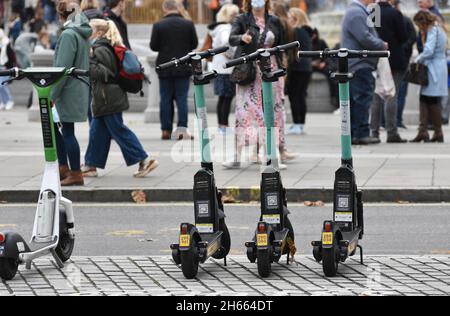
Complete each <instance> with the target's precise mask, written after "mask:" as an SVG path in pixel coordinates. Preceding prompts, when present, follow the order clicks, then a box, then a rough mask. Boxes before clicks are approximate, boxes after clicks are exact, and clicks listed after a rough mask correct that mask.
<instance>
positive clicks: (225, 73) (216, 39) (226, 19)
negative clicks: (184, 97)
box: [209, 4, 239, 133]
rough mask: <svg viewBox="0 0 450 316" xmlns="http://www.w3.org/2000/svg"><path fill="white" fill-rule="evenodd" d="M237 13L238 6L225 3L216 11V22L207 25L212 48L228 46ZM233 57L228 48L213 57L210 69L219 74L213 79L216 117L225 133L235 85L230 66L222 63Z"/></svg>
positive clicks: (221, 130) (222, 131)
mask: <svg viewBox="0 0 450 316" xmlns="http://www.w3.org/2000/svg"><path fill="white" fill-rule="evenodd" d="M238 14H239V8H238V6H236V5H234V4H225V5H224V6H222V8H221V9H220V11H219V12H218V13H217V23H214V24H212V25H210V26H209V34H210V36H211V38H212V48H218V47H222V46H228V45H229V44H228V40H229V38H230V33H231V22H232V21H233V20H234V18H235V17H236V16H237V15H238ZM233 57H234V49H233V48H230V49H229V50H228V51H227V52H225V53H224V54H219V55H216V56H214V57H213V60H212V69H213V70H215V71H217V73H218V74H219V75H218V76H217V78H216V79H215V80H214V93H215V95H217V96H218V97H219V99H218V102H217V117H218V121H219V131H220V132H221V133H226V129H227V128H228V127H229V124H228V117H229V116H230V110H231V103H232V101H233V98H234V96H235V94H236V85H235V84H234V83H233V82H231V80H230V75H231V72H232V68H229V69H224V68H223V65H225V63H226V62H228V61H230V60H231V59H232V58H233Z"/></svg>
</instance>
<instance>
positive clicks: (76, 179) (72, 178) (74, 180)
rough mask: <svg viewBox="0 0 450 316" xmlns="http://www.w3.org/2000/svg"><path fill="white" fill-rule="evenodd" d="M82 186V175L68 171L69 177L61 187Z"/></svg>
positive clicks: (62, 182)
mask: <svg viewBox="0 0 450 316" xmlns="http://www.w3.org/2000/svg"><path fill="white" fill-rule="evenodd" d="M72 185H84V179H83V174H82V173H81V170H79V171H69V175H68V176H67V178H65V179H64V180H63V181H61V186H72Z"/></svg>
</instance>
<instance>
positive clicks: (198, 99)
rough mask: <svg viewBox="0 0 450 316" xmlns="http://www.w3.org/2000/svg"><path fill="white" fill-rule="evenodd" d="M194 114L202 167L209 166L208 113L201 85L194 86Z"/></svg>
mask: <svg viewBox="0 0 450 316" xmlns="http://www.w3.org/2000/svg"><path fill="white" fill-rule="evenodd" d="M194 101H195V113H196V116H197V122H198V130H199V140H200V150H201V159H202V165H207V164H208V165H209V164H211V148H210V140H209V133H208V113H207V110H206V105H205V90H204V86H203V85H201V84H200V85H195V86H194Z"/></svg>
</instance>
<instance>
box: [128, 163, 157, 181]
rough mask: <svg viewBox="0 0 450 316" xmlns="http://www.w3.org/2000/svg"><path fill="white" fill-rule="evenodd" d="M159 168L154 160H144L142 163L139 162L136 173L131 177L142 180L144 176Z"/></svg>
mask: <svg viewBox="0 0 450 316" xmlns="http://www.w3.org/2000/svg"><path fill="white" fill-rule="evenodd" d="M158 166H159V162H158V161H157V160H155V159H151V160H149V159H146V160H144V161H141V163H140V164H139V169H138V171H136V172H135V173H134V174H133V176H134V177H135V178H144V177H145V176H146V175H148V174H149V173H150V172H152V171H153V170H155V169H156V168H157V167H158Z"/></svg>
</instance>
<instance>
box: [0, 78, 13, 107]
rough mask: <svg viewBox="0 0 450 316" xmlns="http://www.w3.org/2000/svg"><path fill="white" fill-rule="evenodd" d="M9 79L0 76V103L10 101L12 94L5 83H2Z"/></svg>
mask: <svg viewBox="0 0 450 316" xmlns="http://www.w3.org/2000/svg"><path fill="white" fill-rule="evenodd" d="M7 80H9V77H0V103H4V104H6V103H7V102H9V101H12V95H11V92H10V91H9V87H8V86H7V85H2V83H3V82H5V81H7Z"/></svg>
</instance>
